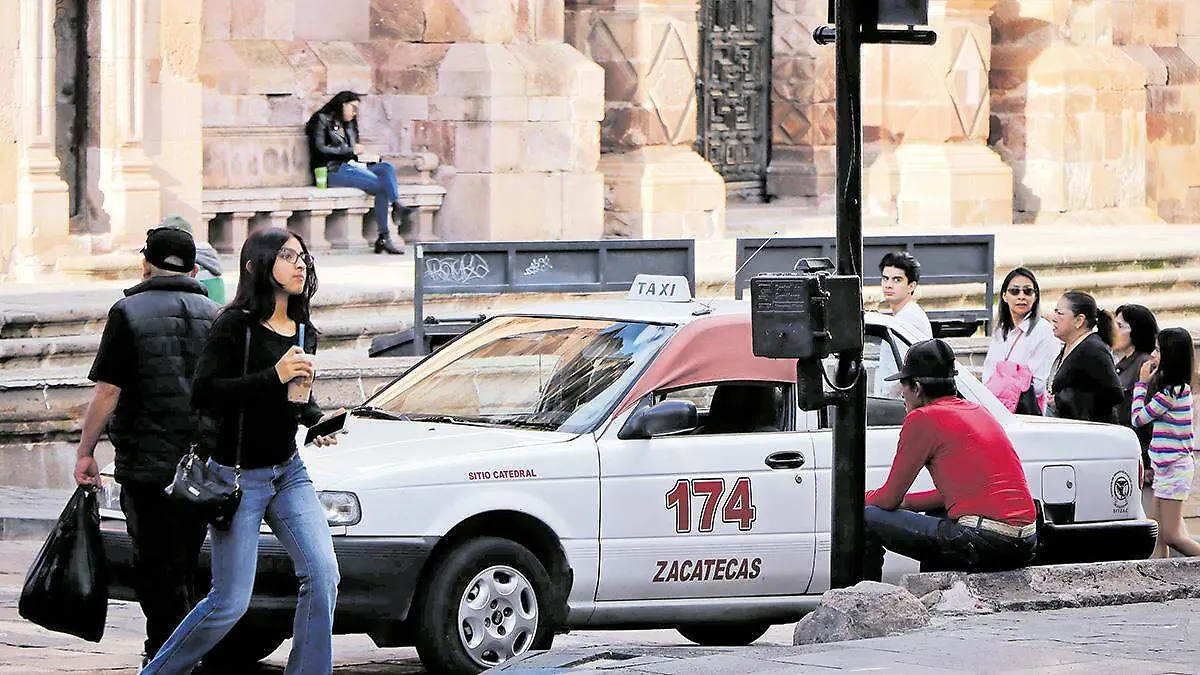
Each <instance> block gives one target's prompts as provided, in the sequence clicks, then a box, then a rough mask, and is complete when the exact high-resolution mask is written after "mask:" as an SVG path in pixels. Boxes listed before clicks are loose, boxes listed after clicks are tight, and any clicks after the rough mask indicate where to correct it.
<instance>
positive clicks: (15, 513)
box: [0, 485, 75, 542]
mask: <svg viewBox="0 0 1200 675" xmlns="http://www.w3.org/2000/svg"><path fill="white" fill-rule="evenodd" d="M74 492H75V491H74V490H70V489H68V490H59V489H50V488H27V487H15V486H11V485H0V542H2V541H5V540H14V539H18V540H20V539H35V540H39V541H40V540H43V539H45V537H46V535H47V534H49V533H50V530H52V529H53V528H54V523H56V522H57V521H58V515H59V514H60V513H62V510H63V507H65V506H66V505H67V500H69V499H70V498H71V495H72V494H74Z"/></svg>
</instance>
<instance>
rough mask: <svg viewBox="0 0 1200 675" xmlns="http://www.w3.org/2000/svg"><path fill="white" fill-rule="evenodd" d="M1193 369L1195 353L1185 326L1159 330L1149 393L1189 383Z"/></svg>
mask: <svg viewBox="0 0 1200 675" xmlns="http://www.w3.org/2000/svg"><path fill="white" fill-rule="evenodd" d="M1195 371H1196V353H1195V346H1194V344H1193V343H1192V334H1191V333H1189V332H1187V329H1185V328H1164V329H1162V330H1161V331H1159V332H1158V370H1157V371H1156V372H1155V373H1154V377H1153V378H1152V381H1151V382H1149V383H1148V385H1149V389H1150V392H1151V393H1150V395H1151V396H1153V395H1154V394H1155V393H1157V392H1159V391H1163V390H1166V389H1173V388H1176V387H1179V388H1182V387H1183V385H1185V384H1186V385H1190V384H1191V383H1192V376H1193V375H1195Z"/></svg>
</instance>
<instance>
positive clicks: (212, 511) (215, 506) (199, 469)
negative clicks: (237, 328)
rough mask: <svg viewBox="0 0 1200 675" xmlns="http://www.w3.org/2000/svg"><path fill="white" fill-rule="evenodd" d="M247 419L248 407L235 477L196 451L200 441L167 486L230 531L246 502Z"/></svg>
mask: <svg viewBox="0 0 1200 675" xmlns="http://www.w3.org/2000/svg"><path fill="white" fill-rule="evenodd" d="M249 368H250V326H249V325H247V326H246V347H245V353H244V354H243V356H242V377H245V376H246V373H247V371H248V369H249ZM245 419H246V408H245V406H242V409H241V410H240V411H239V412H238V430H237V450H236V453H235V455H234V467H233V480H232V481H229V480H227V479H226V478H224V477H222V476H221V475H220V474H218V473H217V472H216V471H213V470H212V469H211V468H210V467H209V466H208V462H206V461H205V460H204V458H203V457H200V456H199V455H197V454H196V445H197V444H196V443H192V447H191V448H190V449H189V450H188V454H186V455H184V456H183V457H182V458H181V459H180V460H179V466H177V467H175V478H174V479H173V480H172V481H171V484H170V485H168V486H167V487H166V490H165V491H166V493H167V495H168V496H169V497H171V499H173V500H175V501H176V502H179V503H181V504H182V505H184V506H185V507H186V508H188V509H190V510H192V511H193V512H195V513H198V514H199V515H200V517H202V518H203V519H204V520H206V521H207V522H209V523H211V524H212V526H213V527H215V528H217V529H218V530H227V529H229V526H230V525H231V524H232V523H233V516H234V514H236V513H237V509H238V505H239V504H240V503H241V501H242V488H241V484H240V482H239V479H240V478H241V475H242V425H243V423H244V422H245Z"/></svg>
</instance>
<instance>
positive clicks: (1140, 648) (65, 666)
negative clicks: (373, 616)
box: [0, 541, 1200, 675]
mask: <svg viewBox="0 0 1200 675" xmlns="http://www.w3.org/2000/svg"><path fill="white" fill-rule="evenodd" d="M39 545H40V543H39V542H32V541H5V542H0V672H3V673H5V675H17V674H28V675H33V674H35V673H38V674H40V673H135V672H136V671H137V665H138V661H139V659H140V656H139V651H140V649H141V639H142V636H141V620H142V618H141V612H140V610H139V609H138V607H137V606H136V605H134V604H130V603H123V602H114V603H112V605H111V606H110V608H109V621H108V629H107V631H106V633H105V636H104V640H103V641H101V642H100V643H99V644H92V643H89V642H84V641H83V640H79V639H76V638H73V637H70V636H66V635H62V634H58V633H50V632H48V631H45V630H42V629H40V628H38V627H37V626H34V625H33V624H31V623H29V622H27V621H24V620H22V619H20V618H19V617H18V616H17V599H18V596H19V594H20V586H21V583H22V580H23V578H24V573H25V568H26V566H27V565H28V563H29V561H30V560H31V559H32V557H33V556H34V555H35V554H36V552H37V548H38V546H39ZM1197 616H1200V600H1180V601H1175V602H1167V603H1160V604H1142V605H1125V606H1116V607H1096V608H1089V609H1071V610H1059V611H1056V612H1040V613H1006V614H996V615H991V616H975V617H956V618H940V619H935V625H934V626H932V627H930V628H929V629H926V630H922V631H918V632H915V633H909V634H907V635H900V636H896V637H891V638H881V639H876V640H862V641H858V642H848V643H840V644H833V645H814V646H809V647H796V648H793V647H790V646H788V645H790V643H791V633H792V626H790V625H785V626H775V627H774V628H772V629H771V630H770V631H769V632H768V633H767V634H766V635H765V636H764V637H763V638H762V639H760V640H759V641H758V642H756V643H755V645H754V646H753V647H750V648H740V649H702V648H696V647H691V648H689V647H686V646H685V645H686V644H687V643H686V641H684V640H683V639H682V638H681V637H680V636H679V634H678V633H676V632H675V631H668V630H658V631H622V632H597V631H578V632H574V633H571V634H569V635H565V636H560V637H559V638H558V640H557V641H556V643H555V647H556V648H557V649H566V650H570V651H572V652H573V651H575V650H582V649H586V648H588V647H595V646H601V645H605V646H607V647H608V648H607V649H606V651H607V652H609V653H610V654H616V655H618V656H619V657H621V658H625V659H626V660H625V661H624V662H622V661H613V660H609V661H608V664H609V665H608V666H607V668H611V669H612V670H613V671H616V672H639V673H661V674H663V675H666V674H669V673H685V672H686V673H688V675H702V674H703V673H739V674H742V673H777V674H780V675H782V674H783V673H797V672H813V673H826V672H838V671H841V672H865V671H870V672H872V673H1086V674H1087V675H1100V674H1102V673H1114V674H1119V675H1138V674H1141V673H1145V674H1148V675H1149V674H1160V673H1200V639H1198V638H1200V633H1198V631H1197V624H1196V619H1195V617H1197ZM289 647H290V643H284V645H283V646H282V647H280V649H279V650H278V651H276V652H275V654H273V655H272V656H271V657H270V658H268V659H267V660H266V661H265V662H264V663H263V665H262V666H260V667H259V668H258V669H257V670H255V671H252V672H251V673H249V674H248V675H253V673H280V672H283V665H284V663H285V660H286V656H287V650H288V649H289ZM334 654H335V659H336V670H337V672H339V673H361V674H375V673H380V674H382V673H387V674H390V675H391V674H394V675H400V674H408V673H423V672H425V671H424V669H422V668H421V664H420V662H419V661H418V660H417V657H416V652H415V650H413V649H378V648H376V647H375V646H374V645H372V644H371V641H370V639H369V638H367V637H366V636H365V635H345V636H338V637H335V638H334ZM630 657H633V658H630ZM597 665H599V664H597ZM593 667H594V666H593ZM572 672H583V671H579V670H575V671H572ZM592 672H597V671H592Z"/></svg>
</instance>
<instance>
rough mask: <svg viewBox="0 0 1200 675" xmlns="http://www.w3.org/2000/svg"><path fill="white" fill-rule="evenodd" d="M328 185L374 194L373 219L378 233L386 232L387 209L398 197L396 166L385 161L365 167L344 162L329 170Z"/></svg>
mask: <svg viewBox="0 0 1200 675" xmlns="http://www.w3.org/2000/svg"><path fill="white" fill-rule="evenodd" d="M329 187H350V188H357V189H359V190H362V191H363V192H366V193H367V194H369V195H375V221H376V222H377V223H378V224H379V234H380V235H381V236H382V235H386V234H387V233H388V213H389V209H391V207H392V204H394V203H396V200H398V199H399V198H400V188H399V186H398V185H397V184H396V167H394V166H392V165H391V164H388V163H387V162H372V163H371V164H367V165H366V166H365V167H364V166H363V165H361V164H360V165H354V164H350V163H345V164H342V165H341V166H339V167H338V170H337V171H330V172H329Z"/></svg>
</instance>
